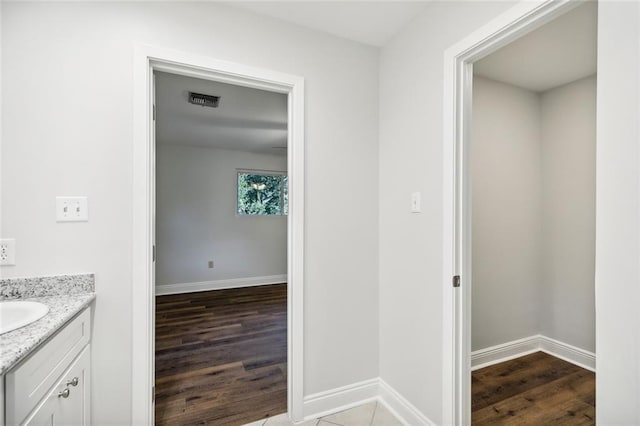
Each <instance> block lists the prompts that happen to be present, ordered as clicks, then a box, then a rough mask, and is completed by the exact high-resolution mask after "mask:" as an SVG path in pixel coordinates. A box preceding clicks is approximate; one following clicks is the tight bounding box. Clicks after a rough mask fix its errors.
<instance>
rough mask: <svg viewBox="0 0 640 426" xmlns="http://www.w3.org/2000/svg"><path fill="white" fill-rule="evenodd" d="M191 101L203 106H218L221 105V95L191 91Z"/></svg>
mask: <svg viewBox="0 0 640 426" xmlns="http://www.w3.org/2000/svg"><path fill="white" fill-rule="evenodd" d="M189 103H190V104H194V105H200V106H203V107H209V108H218V105H220V96H212V95H203V94H202V93H194V92H189Z"/></svg>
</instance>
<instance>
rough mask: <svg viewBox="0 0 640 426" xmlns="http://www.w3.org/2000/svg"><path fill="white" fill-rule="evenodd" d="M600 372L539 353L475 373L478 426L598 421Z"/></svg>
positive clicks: (473, 406)
mask: <svg viewBox="0 0 640 426" xmlns="http://www.w3.org/2000/svg"><path fill="white" fill-rule="evenodd" d="M595 379H596V378H595V373H593V372H591V371H589V370H585V369H584V368H580V367H578V366H576V365H573V364H571V363H568V362H566V361H563V360H561V359H558V358H555V357H553V356H551V355H548V354H546V353H544V352H536V353H533V354H531V355H526V356H523V357H520V358H516V359H514V360H511V361H507V362H503V363H500V364H496V365H492V366H489V367H486V368H482V369H480V370H476V371H474V372H473V373H472V374H471V383H472V384H471V386H472V391H471V411H472V414H471V419H472V420H471V423H472V424H474V425H496V424H509V425H594V424H595V418H596V407H595V405H596V391H595Z"/></svg>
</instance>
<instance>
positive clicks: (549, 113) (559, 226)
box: [523, 76, 596, 352]
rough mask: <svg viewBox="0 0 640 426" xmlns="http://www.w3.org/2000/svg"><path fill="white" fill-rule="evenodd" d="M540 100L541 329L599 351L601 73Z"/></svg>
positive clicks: (554, 90)
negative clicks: (598, 124)
mask: <svg viewBox="0 0 640 426" xmlns="http://www.w3.org/2000/svg"><path fill="white" fill-rule="evenodd" d="M540 106H541V111H542V117H541V118H542V120H541V128H542V139H541V142H542V164H541V166H542V176H541V178H542V181H541V183H542V194H543V197H542V214H543V222H542V230H543V232H542V245H541V256H542V258H541V265H540V266H541V270H542V272H543V274H542V279H541V281H540V296H541V298H540V304H539V314H538V315H539V322H540V333H541V334H543V335H544V336H547V337H551V338H552V339H556V340H559V341H561V342H564V343H568V344H570V345H573V346H577V347H579V348H581V349H586V350H588V351H590V352H595V349H596V347H595V336H596V331H595V236H596V229H595V213H596V209H595V202H596V193H595V189H596V188H595V186H596V158H595V157H596V78H595V76H593V77H589V78H586V79H581V80H578V81H576V82H573V83H569V84H566V85H564V86H561V87H558V88H555V89H552V90H549V91H547V92H544V93H543V94H542V95H541V97H540ZM523 337H524V336H523Z"/></svg>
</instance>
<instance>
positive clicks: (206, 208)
mask: <svg viewBox="0 0 640 426" xmlns="http://www.w3.org/2000/svg"><path fill="white" fill-rule="evenodd" d="M156 164H157V168H156V247H157V260H156V285H167V284H183V283H197V282H204V281H217V280H226V279H239V278H249V277H262V276H271V275H286V274H287V217H286V216H238V215H237V214H236V205H237V169H254V170H271V171H284V172H286V170H287V157H286V156H282V155H269V154H258V153H251V152H244V151H231V150H224V149H215V148H202V147H192V146H178V145H170V144H160V145H158V148H157V150H156ZM210 260H213V262H214V268H213V269H209V266H208V262H209V261H210Z"/></svg>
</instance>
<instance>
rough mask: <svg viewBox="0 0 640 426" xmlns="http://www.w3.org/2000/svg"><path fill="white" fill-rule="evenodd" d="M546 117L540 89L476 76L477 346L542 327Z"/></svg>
mask: <svg viewBox="0 0 640 426" xmlns="http://www.w3.org/2000/svg"><path fill="white" fill-rule="evenodd" d="M540 118H541V111H540V97H539V95H538V94H537V93H534V92H531V91H529V90H525V89H521V88H518V87H515V86H511V85H508V84H504V83H499V82H497V81H493V80H489V79H486V78H481V77H477V76H476V77H474V79H473V128H472V138H471V180H472V206H473V207H472V224H471V227H472V234H473V235H472V237H471V240H472V251H473V260H472V262H473V267H472V271H473V274H472V275H473V276H472V283H473V291H472V302H471V306H472V307H471V309H472V321H471V330H472V333H471V336H472V338H471V350H472V351H473V350H478V349H484V348H488V347H490V346H494V345H498V344H501V343H506V342H509V341H512V340H516V339H521V338H523V337H529V336H533V335H536V334H539V332H540V318H539V312H540V287H541V282H542V268H541V248H542V246H541V243H542V182H541V178H542V177H541V174H540V172H541V162H542V151H541V139H540V137H541V125H540V123H541V122H540ZM592 289H593V285H592Z"/></svg>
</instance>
